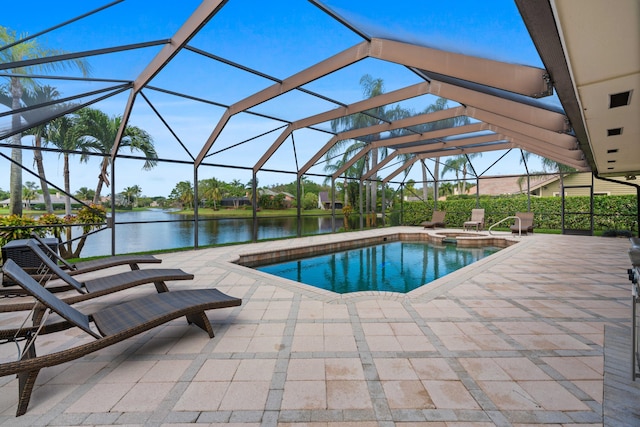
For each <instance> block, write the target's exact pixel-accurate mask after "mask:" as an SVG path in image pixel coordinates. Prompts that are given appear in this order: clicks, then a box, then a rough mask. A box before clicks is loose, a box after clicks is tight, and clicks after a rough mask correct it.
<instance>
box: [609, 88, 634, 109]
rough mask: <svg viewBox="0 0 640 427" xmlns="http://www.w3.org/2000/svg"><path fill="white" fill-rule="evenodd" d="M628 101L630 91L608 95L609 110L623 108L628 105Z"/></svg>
mask: <svg viewBox="0 0 640 427" xmlns="http://www.w3.org/2000/svg"><path fill="white" fill-rule="evenodd" d="M630 99H631V91H630V90H628V91H626V92H620V93H614V94H612V95H609V108H616V107H624V106H625V105H629V100H630Z"/></svg>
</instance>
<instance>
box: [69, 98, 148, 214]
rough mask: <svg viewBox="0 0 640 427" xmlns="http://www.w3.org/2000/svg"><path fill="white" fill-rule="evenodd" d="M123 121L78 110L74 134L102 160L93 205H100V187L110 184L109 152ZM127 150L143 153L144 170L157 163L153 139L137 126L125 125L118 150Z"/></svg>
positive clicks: (97, 111) (114, 117)
mask: <svg viewBox="0 0 640 427" xmlns="http://www.w3.org/2000/svg"><path fill="white" fill-rule="evenodd" d="M121 122H122V117H121V116H113V117H109V116H108V115H106V114H105V113H103V112H102V111H100V110H96V109H93V108H83V109H82V110H79V111H78V122H77V126H78V128H77V132H78V135H80V139H81V140H82V141H83V143H84V145H85V146H86V151H92V152H96V153H101V154H102V155H103V156H104V157H103V159H102V162H101V166H100V175H99V176H98V185H97V186H96V193H95V196H94V198H93V203H96V204H97V203H99V202H100V192H101V191H102V185H103V184H106V185H107V186H108V185H109V165H110V164H111V156H110V154H111V150H112V149H113V146H114V144H115V142H116V135H117V134H118V129H119V128H120V124H121ZM122 147H129V148H130V150H131V151H134V150H137V151H140V152H142V153H143V154H144V156H145V159H146V160H145V162H144V165H143V167H142V169H144V170H149V169H151V168H153V167H154V166H155V165H156V164H157V163H158V160H157V159H158V154H157V153H156V150H155V147H154V145H153V138H152V137H151V135H149V134H148V133H147V132H146V131H144V130H142V129H140V128H139V127H136V126H130V125H127V126H126V127H125V129H124V133H123V135H122V140H121V141H120V148H122ZM88 159H89V155H88V154H83V156H82V157H81V159H80V160H81V161H87V160H88Z"/></svg>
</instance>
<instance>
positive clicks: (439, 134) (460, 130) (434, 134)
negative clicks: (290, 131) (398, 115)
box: [333, 123, 488, 177]
mask: <svg viewBox="0 0 640 427" xmlns="http://www.w3.org/2000/svg"><path fill="white" fill-rule="evenodd" d="M487 128H488V125H486V124H485V123H474V124H471V125H465V126H456V127H452V128H447V129H439V130H435V131H431V132H425V133H423V134H422V135H408V136H400V137H397V138H388V139H383V140H378V141H374V142H372V143H371V144H369V145H367V146H366V147H364V148H363V149H361V150H360V151H359V152H358V153H356V154H355V155H354V156H353V157H351V158H350V159H349V160H348V161H347V162H345V164H344V165H342V167H341V168H340V169H338V170H337V171H336V172H335V173H334V174H333V176H336V177H337V176H340V175H342V174H343V173H344V172H345V171H346V170H347V169H349V168H350V167H351V166H353V165H354V164H355V162H357V161H358V160H360V159H361V158H362V157H363V156H364V155H365V154H367V153H369V152H370V151H371V150H373V149H378V148H382V147H389V146H393V145H397V144H398V143H407V142H410V141H412V140H422V139H433V138H444V137H446V136H452V135H460V134H464V133H470V132H479V131H482V130H486V129H487Z"/></svg>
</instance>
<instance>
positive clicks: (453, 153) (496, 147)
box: [382, 142, 513, 184]
mask: <svg viewBox="0 0 640 427" xmlns="http://www.w3.org/2000/svg"><path fill="white" fill-rule="evenodd" d="M509 148H513V143H510V142H501V143H496V144H493V145H492V146H490V147H474V148H467V149H462V148H461V149H457V150H451V151H449V152H447V153H446V154H441V155H440V154H438V153H428V154H422V155H419V156H414V157H412V158H411V160H410V161H408V162H405V163H404V164H402V165H401V166H400V167H398V168H397V169H396V170H394V171H393V172H392V173H390V174H389V175H387V176H386V177H385V178H383V179H382V183H383V184H386V183H387V182H389V181H390V180H392V179H393V178H395V177H396V176H397V175H398V174H399V173H400V172H402V171H403V170H405V169H407V168H408V167H410V166H411V165H413V164H414V163H415V162H416V161H418V160H422V159H429V158H438V157H445V156H456V155H459V154H471V153H481V152H486V151H498V150H508V149H509Z"/></svg>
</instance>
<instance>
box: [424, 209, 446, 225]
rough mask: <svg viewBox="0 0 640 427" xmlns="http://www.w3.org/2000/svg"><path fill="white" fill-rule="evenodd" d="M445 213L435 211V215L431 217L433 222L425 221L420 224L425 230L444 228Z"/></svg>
mask: <svg viewBox="0 0 640 427" xmlns="http://www.w3.org/2000/svg"><path fill="white" fill-rule="evenodd" d="M445 214H446V212H445V211H433V215H431V221H424V222H422V223H420V225H422V226H423V227H424V228H436V227H444V226H445V223H444V216H445Z"/></svg>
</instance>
